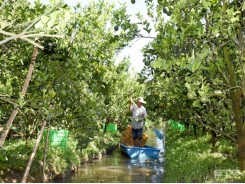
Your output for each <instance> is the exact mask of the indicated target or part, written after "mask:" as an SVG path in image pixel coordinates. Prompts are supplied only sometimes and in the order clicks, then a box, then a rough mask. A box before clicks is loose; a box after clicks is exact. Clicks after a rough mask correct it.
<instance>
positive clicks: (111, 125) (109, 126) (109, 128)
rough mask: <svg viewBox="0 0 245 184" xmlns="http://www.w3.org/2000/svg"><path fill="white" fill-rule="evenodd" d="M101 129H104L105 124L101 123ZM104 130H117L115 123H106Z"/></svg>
mask: <svg viewBox="0 0 245 184" xmlns="http://www.w3.org/2000/svg"><path fill="white" fill-rule="evenodd" d="M102 129H103V131H105V124H102ZM106 132H114V133H116V132H117V124H114V123H108V125H107V127H106Z"/></svg>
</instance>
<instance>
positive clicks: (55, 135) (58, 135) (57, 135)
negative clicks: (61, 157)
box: [43, 130, 69, 148]
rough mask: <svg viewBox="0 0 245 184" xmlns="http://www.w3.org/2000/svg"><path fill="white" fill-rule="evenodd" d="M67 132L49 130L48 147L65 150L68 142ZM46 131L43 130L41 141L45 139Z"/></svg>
mask: <svg viewBox="0 0 245 184" xmlns="http://www.w3.org/2000/svg"><path fill="white" fill-rule="evenodd" d="M68 132H69V131H68V130H49V138H48V140H49V143H50V146H52V147H54V146H59V147H63V148H66V146H67V140H68ZM46 135H47V130H44V133H43V139H44V140H45V139H46Z"/></svg>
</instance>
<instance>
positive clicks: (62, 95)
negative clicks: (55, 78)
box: [59, 89, 68, 98]
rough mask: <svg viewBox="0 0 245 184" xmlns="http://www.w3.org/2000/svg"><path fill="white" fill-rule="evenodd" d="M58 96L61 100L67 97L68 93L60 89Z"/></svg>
mask: <svg viewBox="0 0 245 184" xmlns="http://www.w3.org/2000/svg"><path fill="white" fill-rule="evenodd" d="M59 94H60V97H61V98H65V97H67V94H68V92H67V91H66V90H65V89H61V90H60V92H59Z"/></svg>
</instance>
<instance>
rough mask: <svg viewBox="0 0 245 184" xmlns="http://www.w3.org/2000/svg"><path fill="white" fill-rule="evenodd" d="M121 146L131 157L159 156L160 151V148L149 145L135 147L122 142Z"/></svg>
mask: <svg viewBox="0 0 245 184" xmlns="http://www.w3.org/2000/svg"><path fill="white" fill-rule="evenodd" d="M120 148H121V150H122V152H124V153H125V154H126V155H128V156H129V157H130V158H158V156H159V153H160V149H158V148H154V147H151V146H147V145H145V146H144V147H133V146H125V145H124V144H122V143H120Z"/></svg>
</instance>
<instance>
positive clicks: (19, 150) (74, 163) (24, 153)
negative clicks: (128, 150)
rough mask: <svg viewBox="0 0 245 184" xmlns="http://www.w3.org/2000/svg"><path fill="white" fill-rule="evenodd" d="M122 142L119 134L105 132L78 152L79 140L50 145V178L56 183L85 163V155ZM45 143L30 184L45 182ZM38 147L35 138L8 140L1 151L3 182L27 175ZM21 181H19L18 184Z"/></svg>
mask: <svg viewBox="0 0 245 184" xmlns="http://www.w3.org/2000/svg"><path fill="white" fill-rule="evenodd" d="M119 139H120V135H119V134H114V133H106V134H103V133H101V135H100V136H99V135H98V136H95V137H94V138H93V140H92V141H90V143H89V144H88V145H87V146H86V148H83V149H78V147H79V141H78V140H77V139H75V138H73V137H71V136H69V138H68V141H67V147H59V146H55V147H50V146H49V148H48V153H47V159H46V167H45V174H46V176H47V178H48V179H49V181H50V180H51V181H52V179H54V178H55V177H59V176H63V175H64V174H65V173H69V172H70V171H71V170H72V168H74V167H78V166H79V165H80V164H81V162H82V159H83V157H84V155H83V154H84V153H86V155H89V154H97V153H99V152H101V151H103V150H106V149H108V148H110V147H112V145H117V143H118V141H119ZM44 142H45V141H43V142H41V143H40V145H39V147H38V150H37V153H36V155H35V157H34V160H33V163H32V166H31V169H30V172H29V175H28V179H27V182H42V181H41V178H42V177H41V176H42V169H43V158H44V146H45V144H44ZM35 144H36V140H35V139H31V140H29V141H27V142H26V141H25V140H23V139H12V140H11V139H10V140H6V141H5V143H4V146H3V147H1V148H0V182H5V179H6V178H9V177H10V178H13V179H14V177H15V176H13V172H17V173H19V174H20V175H21V176H22V175H23V174H24V171H25V169H26V167H27V163H28V161H29V159H30V156H31V154H32V151H33V149H34V146H35ZM15 179H16V178H15ZM20 180H21V178H18V179H17V182H20ZM7 181H8V180H7Z"/></svg>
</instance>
